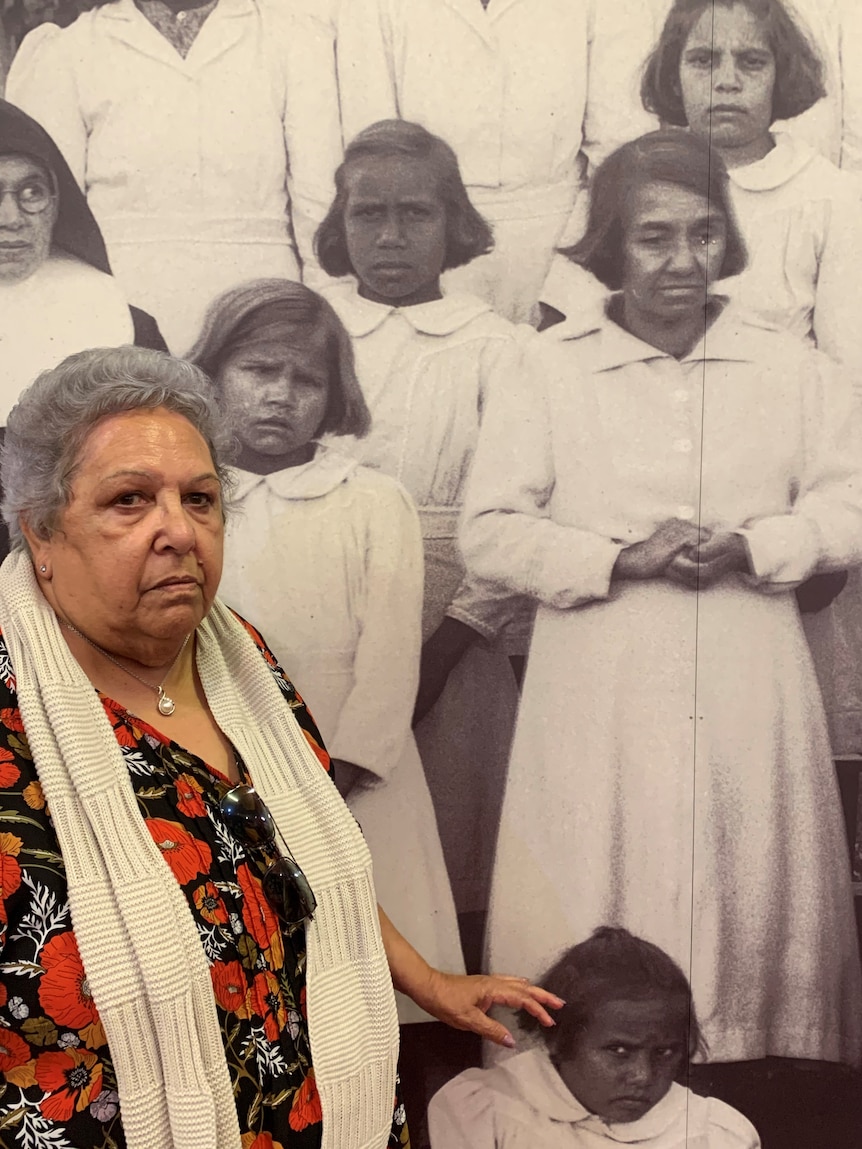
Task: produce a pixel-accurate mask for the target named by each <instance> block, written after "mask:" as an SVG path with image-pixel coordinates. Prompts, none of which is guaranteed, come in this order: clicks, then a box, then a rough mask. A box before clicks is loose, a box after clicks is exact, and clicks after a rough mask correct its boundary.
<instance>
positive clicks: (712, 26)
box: [679, 4, 775, 165]
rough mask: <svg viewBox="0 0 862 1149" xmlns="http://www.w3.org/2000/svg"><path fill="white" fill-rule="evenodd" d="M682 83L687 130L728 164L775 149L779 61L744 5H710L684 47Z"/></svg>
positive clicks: (681, 72) (680, 78)
mask: <svg viewBox="0 0 862 1149" xmlns="http://www.w3.org/2000/svg"><path fill="white" fill-rule="evenodd" d="M679 82H680V90H681V92H682V103H683V107H684V109H685V115H686V119H687V121H688V126H689V127H690V128H691V130H692V131H693V132H697V134H698V135H701V136H705V137H708V138H709V140H710V143H711V144H712V145H713V147H715V148H717V149H718V150H719V151H720V152H721V154H722V155H723V156H724V157H725V160H726V161H727V162H728V163H730V164H731V165H732V164H734V163H737V164H743V163H752V162H753V161H754V160H757V159H762V158H763V156H765V155H766V154H767V152H769V151H770V149H771V148H772V140H771V137H770V135H769V128H770V126H771V124H772V92H773V88H774V87H775V57H774V55H773V54H772V49H771V48H770V46H769V41H768V40H767V37H766V32H765V30H764V28H763V27H762V25H761V24H760V22H759V21H758V20H757V18H756V17H755V16H754V15H753V14H752V12H751V11H750V10H749V9H748V8H747V7H746V6H745V4H733V5H732V6H731V7H726V6H725V5H724V4H718V5H708V6H707V7H706V9H705V11H704V13H703V15H702V16H701V18H700V19H699V20H698V22H697V23H696V24H695V26H694V28H692V30H691V33H690V35H689V37H688V40H687V41H686V44H685V47H684V48H683V51H682V56H681V58H680V65H679Z"/></svg>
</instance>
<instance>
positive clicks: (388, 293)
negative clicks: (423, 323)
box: [344, 155, 446, 307]
mask: <svg viewBox="0 0 862 1149" xmlns="http://www.w3.org/2000/svg"><path fill="white" fill-rule="evenodd" d="M438 185H439V176H438V173H437V169H436V167H435V166H434V164H433V163H432V162H431V161H429V160H427V159H422V158H419V157H414V156H402V155H394V156H366V157H363V158H362V159H359V160H356V162H355V163H352V164H351V166H350V168H349V169H348V171H347V203H346V205H345V209H344V231H345V237H346V240H347V252H348V255H349V257H350V262H351V264H352V266H353V270H354V272H355V273H356V277H357V279H358V280H359V291H360V295H362V296H364V297H365V298H366V299H371V300H374V301H375V302H377V303H389V304H392V305H393V306H396V307H408V306H410V305H411V304H415V303H427V302H428V301H429V300H432V299H439V298H440V275H441V272H442V271H443V265H444V263H445V261H446V204H445V203H444V201H443V198H442V196H441V195H440V194H439V191H438Z"/></svg>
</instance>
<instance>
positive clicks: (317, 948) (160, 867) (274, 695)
mask: <svg viewBox="0 0 862 1149" xmlns="http://www.w3.org/2000/svg"><path fill="white" fill-rule="evenodd" d="M0 628H2V631H3V635H4V638H5V641H6V645H7V648H8V650H9V655H10V658H11V661H12V666H13V668H14V671H15V677H16V683H17V692H18V704H19V706H20V709H21V717H22V720H23V723H24V729H25V731H26V734H27V739H28V742H29V744H30V749H31V752H32V754H33V761H34V764H35V766H36V770H37V772H38V775H39V780H40V781H41V783H42V788H43V790H44V794H45V799H46V801H47V803H48V807H49V808H50V810H51V817H52V820H53V823H54V826H55V829H56V832H57V837H58V840H59V843H60V849H61V851H62V854H63V860H64V862H65V866H66V873H67V878H68V885H69V902H70V907H71V914H72V924H73V927H74V930H75V936H76V938H77V941H78V946H79V948H80V951H81V958H82V961H83V963H84V968H85V970H86V972H87V978H88V981H89V985H90V989H91V992H92V994H93V999H94V1001H95V1004H96V1006H97V1008H98V1010H99V1014H100V1017H101V1019H102V1023H103V1025H104V1027H105V1033H106V1035H107V1038H108V1045H109V1047H110V1050H111V1057H112V1060H113V1063H114V1068H115V1070H116V1074H117V1082H118V1090H119V1094H120V1105H121V1112H122V1119H123V1128H124V1132H125V1136H126V1141H127V1144H128V1146H129V1149H239V1146H240V1136H239V1126H238V1123H237V1116H236V1107H235V1105H234V1100H233V1093H232V1088H231V1082H230V1077H229V1074H228V1069H227V1064H226V1062H225V1057H224V1048H223V1045H222V1039H221V1033H220V1029H219V1024H218V1018H217V1013H216V1007H215V1000H214V998H213V991H212V983H211V980H210V975H209V968H208V966H207V961H206V958H205V956H204V952H203V949H202V948H201V945H200V941H199V939H198V935H197V931H196V929H195V927H194V923H193V921H192V916H191V913H190V911H189V908H188V905H187V903H186V900H185V897H184V895H183V893H182V891H181V889H180V887H179V885H178V884H177V882H176V879H175V878H174V876H173V874H172V873H171V871H170V869H169V867H168V865H167V863H166V862H165V861H164V859H163V858H162V855H161V853H160V851H159V849H158V847H157V846H156V844H155V842H154V841H153V839H152V837H151V835H150V833H149V831H148V829H147V827H146V825H145V824H144V821H143V819H142V817H141V815H140V812H139V810H138V807H137V803H136V801H135V797H134V792H133V789H132V785H131V782H130V780H129V776H128V772H127V770H126V766H125V763H124V761H123V757H122V752H121V751H120V748H119V745H118V743H117V741H116V738H115V736H114V733H113V730H112V729H111V725H110V722H109V721H108V718H107V715H106V714H105V711H104V708H103V706H102V703H101V701H100V700H99V697H98V695H97V694H96V692H95V690H94V689H93V686H92V684H91V683H90V681H89V679H88V678H87V677H86V675H85V674H84V673H83V671H82V670H81V668H80V666H79V665H78V663H77V662H76V661H75V659H74V658H73V657H72V655H71V653H70V651H69V648H68V646H67V645H66V642H65V639H64V638H63V634H62V632H61V630H60V627H59V624H58V622H57V619H56V616H55V615H54V612H53V611H52V610H51V608H50V607H49V606H48V604H47V602H46V601H45V599H44V597H43V595H42V593H41V591H40V590H39V588H38V585H37V583H36V578H35V575H34V572H33V568H32V564H31V561H30V559H29V557H28V556H27V555H24V554H13V555H10V556H9V558H8V559H7V560H6V561H5V563H4V564H3V567H2V569H0ZM197 667H198V672H199V674H200V677H201V682H202V684H203V687H204V690H205V692H206V696H207V699H208V701H209V704H210V707H211V709H212V712H213V715H214V716H215V719H216V722H217V723H218V725H219V726H220V727H221V729H222V730H223V731H224V733H225V734H226V735H227V737H228V738H229V739H230V740H231V741H232V742H233V744H234V745H235V746H236V748H237V750H238V751H239V753H240V754H241V756H242V758H243V760H244V761H245V763H246V764H247V766H248V768H249V771H250V773H251V776H252V777H253V779H254V782H255V786H256V788H257V789H258V791H259V793H260V794H261V796H262V797H263V799H264V801H265V802H266V803H267V805H268V806H269V808H270V810H271V811H272V813H273V815H274V817H275V820H276V823H277V824H278V826H279V829H280V830H281V832H282V834H283V835H284V838H285V840H286V841H287V842H288V843H289V845H290V848H291V851H292V852H293V854H294V855H295V857H296V859H297V861H298V862H299V864H300V866H301V867H302V869H303V870H304V871H305V873H306V875H307V876H308V879H309V881H310V883H311V886H312V889H313V890H314V893H315V896H316V898H317V903H318V906H317V911H316V913H315V916H314V920H313V921H312V922H310V923H308V924H307V927H306V939H307V940H306V944H307V975H306V984H307V990H306V993H307V1004H308V1025H309V1037H310V1041H311V1050H312V1057H313V1061H314V1068H315V1077H316V1081H317V1087H318V1090H319V1092H320V1100H321V1106H322V1110H323V1142H322V1146H323V1149H383V1146H385V1145H386V1143H387V1140H388V1136H389V1131H390V1128H391V1124H392V1105H393V1098H394V1096H395V1069H396V1061H397V1050H398V1022H397V1016H396V1011H395V1000H394V994H393V991H392V982H391V978H390V975H389V969H388V966H387V963H386V955H385V952H384V949H383V943H382V939H381V936H380V923H379V919H378V917H377V906H376V898H375V894H374V885H373V881H372V876H371V859H370V855H369V853H368V849H367V847H366V845H365V843H364V841H363V838H362V835H361V833H360V831H359V829H358V827H357V825H356V823H355V822H354V820H353V818H352V817H351V815H350V814H349V812H348V810H347V808H346V807H345V806H344V804H343V802H342V801H341V798H340V797H339V795H338V792H337V791H336V789H335V787H334V786H333V785H332V782H331V781H330V779H329V778H328V777H327V776H326V774H325V772H324V771H323V770H322V769H321V767H320V763H319V762H318V760H317V759H316V757H315V756H314V754H313V752H312V750H311V748H310V747H309V745H308V743H307V742H306V739H305V737H304V735H303V733H302V730H301V729H300V727H299V725H298V723H297V722H296V720H295V719H294V717H293V715H292V714H291V713H290V710H289V708H288V707H287V706H286V705H285V701H284V698H283V695H282V693H281V691H280V689H279V687H278V685H277V683H276V682H275V680H274V678H273V676H272V674H271V673H270V671H269V670H268V669H267V667H266V665H265V663H264V661H263V659H262V658H261V656H260V652H259V651H258V650H257V648H256V646H255V644H254V642H253V641H252V639H251V637H250V636H249V634H248V633H247V632H246V630H245V628H244V627H243V626H242V625H241V623H239V622H237V620H236V619H235V618H234V616H233V615H232V614H231V613H230V612H229V611H228V610H227V609H226V608H225V607H224V606H222V605H221V604H220V603H218V602H216V603H215V604H214V605H213V608H212V610H211V611H210V614H209V615H208V617H207V618H206V619H205V620H204V621H203V623H202V624H201V625H200V627H199V628H198V631H197Z"/></svg>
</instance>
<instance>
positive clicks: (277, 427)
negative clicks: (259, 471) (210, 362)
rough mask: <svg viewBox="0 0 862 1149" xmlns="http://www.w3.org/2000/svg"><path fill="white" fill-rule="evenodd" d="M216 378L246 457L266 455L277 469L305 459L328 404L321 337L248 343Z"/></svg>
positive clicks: (324, 358) (325, 368) (327, 385)
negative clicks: (292, 342) (288, 344)
mask: <svg viewBox="0 0 862 1149" xmlns="http://www.w3.org/2000/svg"><path fill="white" fill-rule="evenodd" d="M217 382H218V386H219V390H220V392H221V396H222V402H223V405H224V408H225V410H226V412H227V414H228V416H229V418H230V420H231V425H232V427H233V430H234V433H235V435H236V437H237V439H238V440H239V443H240V447H241V450H242V456H243V458H245V459H254V458H255V457H259V456H263V457H264V458H265V459H266V460H271V461H272V462H273V464H274V468H275V467H289V466H291V465H293V463H295V462H297V461H300V462H301V461H305V458H306V457H307V450H306V449H307V448H308V445H309V444H310V443H311V441H312V440H313V439H314V438H315V437H316V435H317V433H318V431H319V430H320V426H321V424H322V423H323V420H324V418H325V416H326V409H327V406H328V405H329V366H328V362H327V355H326V343H325V338H324V337H323V336H322V335H320V334H319V333H315V334H314V335H313V336H312V337H311V338H307V339H304V340H300V339H297V341H296V344H295V346H287V345H286V344H284V343H282V342H279V343H272V342H261V343H252V344H250V345H248V346H246V347H243V348H242V349H240V350H239V351H236V352H234V353H233V354H232V355H229V356H228V358H227V359H226V360H225V362H224V365H223V366H222V368H221V370H220V371H219V372H218V376H217ZM243 458H241V459H240V464H241V465H242V464H243ZM274 468H273V469H274ZM250 469H251V468H250ZM267 469H270V468H269V467H267Z"/></svg>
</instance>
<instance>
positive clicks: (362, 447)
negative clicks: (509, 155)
mask: <svg viewBox="0 0 862 1149" xmlns="http://www.w3.org/2000/svg"><path fill="white" fill-rule="evenodd" d="M336 187H337V189H338V191H337V197H336V200H335V202H334V204H333V206H332V209H331V211H330V212H329V215H328V216H327V218H326V220H325V221H324V223H323V224H322V226H321V228H320V230H319V232H318V235H317V252H318V257H319V259H320V263H321V266H322V267H323V268H324V270H326V271H328V272H330V274H332V275H344V274H346V273H349V274H351V276H353V277H354V282H353V283H350V284H342V285H339V286H337V287H335V288H333V289H332V290H331V291H330V292H328V293H327V297H328V298H329V299H330V301H331V302H332V305H333V307H334V308H335V310H336V311H337V312H338V314H339V316H340V317H341V320H342V321H343V323H344V325H345V327H346V328H347V330H348V331H349V332H350V335H351V337H352V339H353V347H354V352H355V355H356V364H357V375H358V377H359V381H360V383H361V385H362V389H363V392H364V394H365V398H366V401H367V403H368V406H369V408H370V410H371V414H372V426H371V430H370V432H369V434H368V435H367V436H366V437H365V438H364V439H363V440H362V442H361V443H357V444H356V450H357V451H358V453H359V457H360V458H361V460H362V462H363V463H365V464H366V465H367V466H369V467H373V468H375V469H377V470H380V471H383V472H384V473H385V474H387V475H391V476H392V477H393V478H396V479H398V480H399V481H400V482H402V483H403V484H404V486H405V487H406V488H407V490H408V491H409V492H410V494H411V495H412V496H413V499H414V500H415V502H416V504H417V506H418V508H419V520H420V523H421V527H422V536H423V542H424V552H425V599H424V619H423V640H424V647H423V653H422V666H421V676H420V682H419V695H418V701H417V710H416V716H415V717H416V721H417V723H418V725H417V729H416V736H417V740H418V742H419V749H420V753H421V755H422V761H423V763H424V766H425V771H426V774H427V776H428V779H429V785H430V787H431V792H432V795H433V797H434V801H435V804H436V807H437V813H438V820H439V823H440V832H441V836H442V839H443V847H444V850H445V852H446V859H447V863H448V866H449V871H450V875H451V877H452V882H453V890H454V894H455V901H456V904H457V906H458V909H459V912H465V913H468V912H476V913H481V912H482V911H484V909H485V905H486V899H487V883H488V877H489V871H490V864H491V857H492V854H493V849H494V838H495V834H496V824H497V815H498V812H499V807H500V801H501V795H502V790H503V784H504V770H505V763H506V758H507V755H508V749H509V742H510V738H511V731H512V726H513V722H514V715H515V709H516V705H517V691H516V684H515V679H514V677H513V674H512V670H511V668H510V665H509V662H508V660H507V657H506V653H507V651H510V652H511V653H516V654H518V653H520V654H522V653H523V651H524V648H525V645H526V640H525V639H518V640H516V641H515V642H514V644H513V645H511V646H506V645H505V644H504V642H503V641H502V640H498V636H499V635H500V633H501V631H502V630H503V629H504V626H505V625H506V624H507V623H508V621H509V617H510V615H511V613H512V609H513V608H512V600H511V598H510V596H503V597H501V596H500V595H498V594H497V593H495V592H494V591H493V590H491V589H489V587H488V586H487V585H486V584H484V585H483V584H481V583H477V582H475V581H474V580H472V579H469V578H465V574H464V568H463V563H462V560H461V558H460V555H459V552H458V548H457V544H456V527H457V520H458V515H459V512H460V507H461V495H462V491H463V487H464V483H465V481H466V477H467V472H468V470H469V466H470V461H471V459H472V455H473V450H474V448H475V445H476V440H477V437H478V433H479V422H480V418H481V413H482V408H483V405H484V403H485V400H486V396H487V393H488V390H489V388H490V387H491V385H492V378H493V377H494V376H495V374H496V373H497V372H499V371H500V370H502V367H503V363H504V361H505V360H506V357H507V354H508V352H509V351H510V349H511V348H512V347H513V345H514V344H515V342H516V341H517V340H518V339H519V338H520V337H521V335H522V334H524V335H525V336H527V335H530V334H531V329H529V328H520V329H519V328H515V327H513V326H512V324H510V323H508V322H507V321H506V320H504V319H502V318H500V316H498V315H496V314H495V313H494V312H493V311H492V310H491V308H490V306H489V305H488V304H487V303H484V302H482V300H480V299H476V298H474V297H473V296H470V295H457V294H453V295H444V294H443V292H442V290H441V286H440V277H441V274H442V273H443V271H444V270H445V269H446V268H451V267H456V266H463V265H464V264H466V263H468V262H469V261H470V260H471V259H474V258H475V257H476V256H478V255H480V254H481V253H482V252H484V251H487V250H488V248H489V246H490V244H491V234H490V230H489V228H488V226H487V224H486V223H485V221H484V220H483V219H482V217H481V216H480V215H479V214H478V213H477V212H476V210H475V208H473V207H472V205H471V204H470V201H469V198H468V196H467V192H466V189H465V188H464V184H463V181H462V180H461V176H460V173H459V170H458V161H457V159H456V157H455V154H454V152H453V151H452V149H451V148H450V147H448V145H447V144H445V143H444V142H443V141H442V140H440V139H438V138H437V137H436V136H433V135H432V134H431V133H430V132H427V131H426V130H425V129H424V128H422V127H420V126H419V125H417V124H410V123H405V122H404V121H402V120H389V121H384V122H382V123H379V124H375V125H373V126H371V127H370V128H368V129H366V131H364V132H362V133H360V135H359V136H357V137H356V139H355V140H353V141H352V142H351V144H350V145H349V146H348V148H347V151H346V154H345V159H344V163H343V164H342V166H341V168H340V169H339V171H338V173H337V175H336Z"/></svg>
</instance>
